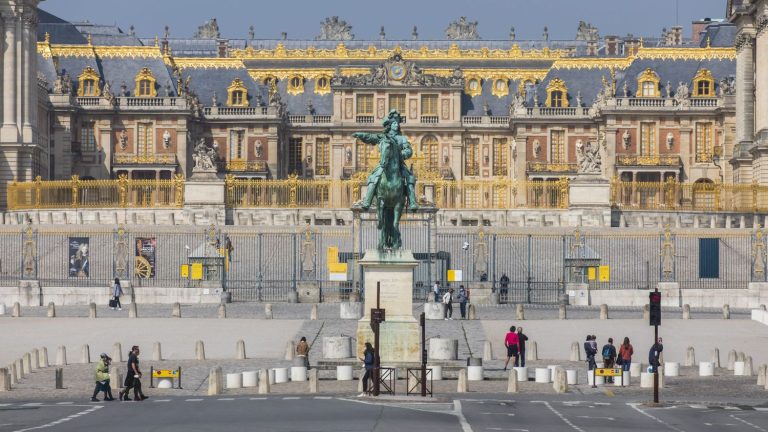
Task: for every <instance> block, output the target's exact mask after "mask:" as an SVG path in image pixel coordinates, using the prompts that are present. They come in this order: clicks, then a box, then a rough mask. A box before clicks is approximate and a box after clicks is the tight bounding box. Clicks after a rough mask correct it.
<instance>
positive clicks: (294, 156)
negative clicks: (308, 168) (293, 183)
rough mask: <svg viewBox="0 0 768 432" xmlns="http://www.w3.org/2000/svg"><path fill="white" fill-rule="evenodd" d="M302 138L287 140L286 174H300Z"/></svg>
mask: <svg viewBox="0 0 768 432" xmlns="http://www.w3.org/2000/svg"><path fill="white" fill-rule="evenodd" d="M301 149H302V139H301V138H291V139H290V140H288V174H301Z"/></svg>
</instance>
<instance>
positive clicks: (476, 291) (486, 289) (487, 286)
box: [454, 282, 498, 304]
mask: <svg viewBox="0 0 768 432" xmlns="http://www.w3.org/2000/svg"><path fill="white" fill-rule="evenodd" d="M468 286H469V301H471V302H472V303H474V304H493V301H492V300H491V294H493V282H471V283H469V284H468ZM458 291H459V290H458V289H454V295H456V294H458ZM497 303H498V302H497Z"/></svg>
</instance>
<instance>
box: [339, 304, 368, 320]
mask: <svg viewBox="0 0 768 432" xmlns="http://www.w3.org/2000/svg"><path fill="white" fill-rule="evenodd" d="M339 317H340V318H341V319H349V320H353V319H354V320H359V319H360V318H362V317H363V304H362V303H360V302H342V303H341V304H340V305H339Z"/></svg>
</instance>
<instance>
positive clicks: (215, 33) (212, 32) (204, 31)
mask: <svg viewBox="0 0 768 432" xmlns="http://www.w3.org/2000/svg"><path fill="white" fill-rule="evenodd" d="M220 37H221V33H220V32H219V23H217V22H216V18H211V20H210V21H206V22H205V23H204V24H203V25H201V26H199V27H198V28H197V31H196V32H195V34H194V35H193V36H192V38H193V39H218V38H220Z"/></svg>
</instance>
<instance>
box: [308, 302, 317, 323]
mask: <svg viewBox="0 0 768 432" xmlns="http://www.w3.org/2000/svg"><path fill="white" fill-rule="evenodd" d="M309 319H310V320H311V321H317V303H315V304H313V305H312V310H310V311H309Z"/></svg>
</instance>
